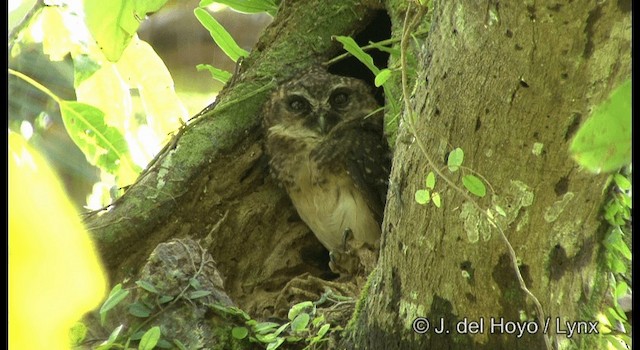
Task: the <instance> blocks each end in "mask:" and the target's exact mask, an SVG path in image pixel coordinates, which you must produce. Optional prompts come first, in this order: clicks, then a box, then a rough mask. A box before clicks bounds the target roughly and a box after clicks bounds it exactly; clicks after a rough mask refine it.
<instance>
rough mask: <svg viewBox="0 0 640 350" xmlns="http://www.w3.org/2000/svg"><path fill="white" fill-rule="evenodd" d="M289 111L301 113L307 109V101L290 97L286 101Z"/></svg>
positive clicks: (299, 97)
mask: <svg viewBox="0 0 640 350" xmlns="http://www.w3.org/2000/svg"><path fill="white" fill-rule="evenodd" d="M287 107H288V108H289V110H291V111H293V112H296V113H301V112H304V111H306V110H308V109H309V101H307V99H305V98H304V97H302V96H291V97H290V98H289V100H288V101H287Z"/></svg>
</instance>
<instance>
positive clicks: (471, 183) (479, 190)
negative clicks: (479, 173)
mask: <svg viewBox="0 0 640 350" xmlns="http://www.w3.org/2000/svg"><path fill="white" fill-rule="evenodd" d="M462 185H464V187H465V188H466V189H467V190H469V192H471V193H473V194H475V195H476V196H478V197H480V198H482V197H484V196H485V195H486V194H487V188H486V187H485V186H484V183H482V180H480V179H479V178H477V177H476V176H474V175H465V176H463V177H462Z"/></svg>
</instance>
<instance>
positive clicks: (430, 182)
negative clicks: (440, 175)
mask: <svg viewBox="0 0 640 350" xmlns="http://www.w3.org/2000/svg"><path fill="white" fill-rule="evenodd" d="M425 185H426V186H427V188H428V189H430V190H432V189H433V188H434V187H435V186H436V175H435V174H434V173H433V171H430V172H429V174H427V179H426V180H425Z"/></svg>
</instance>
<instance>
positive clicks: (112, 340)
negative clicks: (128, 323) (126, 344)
mask: <svg viewBox="0 0 640 350" xmlns="http://www.w3.org/2000/svg"><path fill="white" fill-rule="evenodd" d="M123 327H124V325H119V326H118V327H116V329H114V330H113V332H111V334H109V338H107V340H105V341H104V342H102V343H101V344H100V345H99V346H98V347H97V348H96V350H107V349H111V345H113V343H115V342H116V340H117V339H118V335H120V331H122V328H123Z"/></svg>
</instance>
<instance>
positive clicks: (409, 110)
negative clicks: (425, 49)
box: [400, 5, 553, 350]
mask: <svg viewBox="0 0 640 350" xmlns="http://www.w3.org/2000/svg"><path fill="white" fill-rule="evenodd" d="M409 6H411V5H409ZM425 11H426V7H422V6H421V7H420V10H419V11H418V13H417V14H416V15H415V16H414V17H413V19H412V21H411V23H410V21H409V12H410V8H407V11H406V13H405V19H404V23H403V28H402V37H401V41H400V62H401V64H402V69H401V75H402V97H403V100H404V105H405V111H406V114H405V116H407V117H406V118H405V120H406V121H407V124H408V126H409V129H410V131H411V133H412V134H413V138H414V140H415V141H416V144H417V145H418V148H419V149H420V152H421V153H422V154H423V156H424V157H425V158H426V159H427V162H428V163H429V166H430V167H431V168H432V169H433V170H434V171H435V172H436V174H438V175H439V176H440V177H441V178H442V179H444V180H445V182H446V183H447V184H449V186H451V187H452V188H453V189H454V190H456V191H457V192H458V193H459V194H460V195H462V196H463V197H464V198H465V199H466V200H467V201H469V202H470V203H471V204H472V205H473V206H474V207H475V208H476V209H477V210H478V211H479V212H480V213H481V215H483V216H485V217H486V219H487V220H488V221H489V223H490V224H491V225H492V226H494V227H495V228H496V229H497V230H498V232H499V233H500V237H501V238H502V241H503V242H504V243H505V246H506V247H507V251H508V252H509V257H510V259H511V263H512V265H513V269H514V271H515V273H516V276H517V279H518V283H519V285H520V289H522V291H523V292H524V293H525V294H527V295H528V296H529V297H530V298H531V300H532V301H533V303H534V305H535V307H536V311H537V312H538V322H540V325H541V326H542V325H544V324H545V321H544V320H545V316H544V310H543V309H542V305H541V304H540V301H539V300H538V298H537V297H536V296H535V295H534V294H533V293H532V292H531V291H530V290H529V288H527V284H526V283H525V281H524V279H523V278H522V273H521V272H520V268H519V267H518V260H517V256H516V252H515V250H514V249H513V246H512V245H511V243H510V242H509V240H508V239H507V236H506V235H505V233H504V231H503V230H502V228H501V227H500V226H499V225H498V224H497V223H496V222H495V220H494V219H492V218H491V217H490V216H489V214H488V213H487V212H486V210H483V209H482V208H481V207H480V205H479V204H478V203H476V201H475V200H474V199H473V198H471V196H470V195H469V194H468V193H466V192H465V191H464V190H463V189H461V188H460V187H458V186H457V185H456V184H455V183H454V182H453V181H452V180H451V179H449V178H448V177H447V176H446V175H445V174H444V173H443V172H442V171H441V170H440V169H439V168H438V167H437V166H436V164H435V162H434V160H433V159H432V158H431V156H430V155H429V152H427V148H426V146H425V145H424V144H423V142H422V140H421V139H420V138H419V137H418V133H417V129H416V127H415V124H414V118H415V111H414V110H413V107H412V106H411V103H410V99H409V98H410V95H409V88H408V77H407V69H406V67H407V57H406V52H407V47H408V40H407V39H408V37H409V35H410V34H409V33H410V31H411V29H412V28H413V27H414V26H415V24H416V22H417V21H418V20H419V19H420V18H422V16H423V15H424V14H425ZM543 337H544V342H545V345H546V348H547V349H548V350H551V349H553V347H552V345H551V341H550V339H549V337H548V336H547V335H546V334H543Z"/></svg>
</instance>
